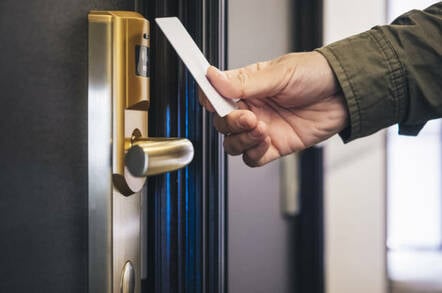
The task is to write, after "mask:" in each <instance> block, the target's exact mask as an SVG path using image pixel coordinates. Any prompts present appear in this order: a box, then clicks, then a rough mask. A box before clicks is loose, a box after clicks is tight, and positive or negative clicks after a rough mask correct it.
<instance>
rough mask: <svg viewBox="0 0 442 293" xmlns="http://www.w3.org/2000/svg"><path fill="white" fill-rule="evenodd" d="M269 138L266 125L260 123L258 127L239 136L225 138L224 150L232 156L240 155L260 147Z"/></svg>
mask: <svg viewBox="0 0 442 293" xmlns="http://www.w3.org/2000/svg"><path fill="white" fill-rule="evenodd" d="M266 137H267V133H266V125H265V124H264V122H259V123H258V124H257V126H256V127H255V128H254V129H252V130H250V131H245V132H242V133H239V134H234V135H229V136H226V137H224V150H225V151H226V152H227V153H228V154H231V155H234V156H235V155H239V154H242V153H244V152H245V151H247V150H249V149H251V148H253V147H255V146H257V145H259V144H260V143H261V142H263V141H264V140H265V139H266Z"/></svg>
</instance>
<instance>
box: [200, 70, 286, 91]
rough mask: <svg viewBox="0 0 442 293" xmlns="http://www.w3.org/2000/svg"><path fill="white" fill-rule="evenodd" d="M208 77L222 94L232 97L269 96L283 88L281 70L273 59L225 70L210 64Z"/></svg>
mask: <svg viewBox="0 0 442 293" xmlns="http://www.w3.org/2000/svg"><path fill="white" fill-rule="evenodd" d="M207 78H208V79H209V81H210V83H211V84H212V85H213V86H214V87H215V88H216V90H217V91H218V92H219V93H220V94H221V95H222V96H224V97H226V98H230V99H239V98H240V99H248V98H260V97H269V96H273V95H276V94H277V93H278V92H279V90H280V89H281V88H283V86H281V84H282V76H281V72H278V70H275V68H274V66H272V64H271V61H267V62H260V63H255V64H252V65H249V66H247V67H243V68H238V69H233V70H228V71H224V72H222V71H220V70H218V69H217V68H216V67H213V66H210V67H209V69H208V70H207Z"/></svg>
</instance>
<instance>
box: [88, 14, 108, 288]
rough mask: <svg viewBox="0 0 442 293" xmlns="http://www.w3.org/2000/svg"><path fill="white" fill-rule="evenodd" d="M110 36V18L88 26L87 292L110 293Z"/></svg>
mask: <svg viewBox="0 0 442 293" xmlns="http://www.w3.org/2000/svg"><path fill="white" fill-rule="evenodd" d="M111 44H112V37H111V25H110V18H108V19H106V18H103V19H102V21H100V22H92V23H90V24H89V93H88V95H89V99H88V161H89V162H88V179H89V183H88V186H89V187H88V189H89V190H88V192H89V292H97V293H99V292H103V293H104V292H106V293H107V292H111V288H112V285H111V275H112V273H111V272H112V254H111V248H112V225H111V223H112V201H111V200H110V197H111V194H112V166H111V161H110V158H111V155H112V154H111V138H112V62H111V60H112V51H111Z"/></svg>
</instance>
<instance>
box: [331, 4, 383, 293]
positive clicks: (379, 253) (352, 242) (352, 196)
mask: <svg viewBox="0 0 442 293" xmlns="http://www.w3.org/2000/svg"><path fill="white" fill-rule="evenodd" d="M324 5H325V7H324V41H325V43H330V42H333V41H336V40H339V39H341V38H344V37H346V36H349V35H352V34H355V33H358V32H362V31H364V30H367V29H369V28H370V27H372V26H374V25H376V24H383V23H385V19H386V4H385V2H384V0H372V1H363V0H325V1H324ZM324 167H325V230H326V235H325V263H326V266H325V275H326V292H327V293H354V292H358V293H384V292H387V278H386V249H385V226H386V225H385V221H386V220H385V209H386V199H385V194H386V190H385V175H386V174H385V132H384V131H381V132H379V133H377V134H376V135H373V136H370V137H368V138H363V139H360V140H357V141H354V142H351V143H350V144H347V145H343V144H342V142H341V141H340V139H339V138H337V137H335V138H333V139H331V140H330V141H329V142H327V143H326V144H325V162H324Z"/></svg>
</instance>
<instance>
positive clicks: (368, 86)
mask: <svg viewBox="0 0 442 293" xmlns="http://www.w3.org/2000/svg"><path fill="white" fill-rule="evenodd" d="M317 51H318V52H320V53H321V54H323V55H324V57H325V58H326V59H327V60H328V62H329V64H330V66H331V68H332V69H333V71H334V73H335V75H336V78H337V80H338V82H339V84H340V86H341V89H342V93H343V94H344V97H345V100H346V102H347V107H348V113H349V116H350V117H349V118H350V125H349V126H348V128H347V129H344V130H343V131H342V132H341V133H340V136H341V138H342V139H343V140H344V142H349V141H351V140H354V139H356V138H359V137H363V136H367V135H369V134H372V133H374V132H376V131H378V130H380V129H382V128H385V127H388V126H390V125H393V124H396V123H398V122H399V121H400V119H401V117H403V116H404V113H405V103H406V74H405V69H404V67H403V65H402V64H401V62H400V61H399V59H398V56H397V54H396V52H395V50H394V49H393V47H392V46H391V44H390V43H389V41H388V40H387V39H386V38H385V37H384V35H383V33H382V31H381V30H380V29H379V28H374V29H372V30H370V31H367V32H364V33H362V34H359V35H356V36H353V37H350V38H347V39H344V40H341V41H338V42H336V43H333V44H330V45H328V46H326V47H323V48H320V49H317Z"/></svg>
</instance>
